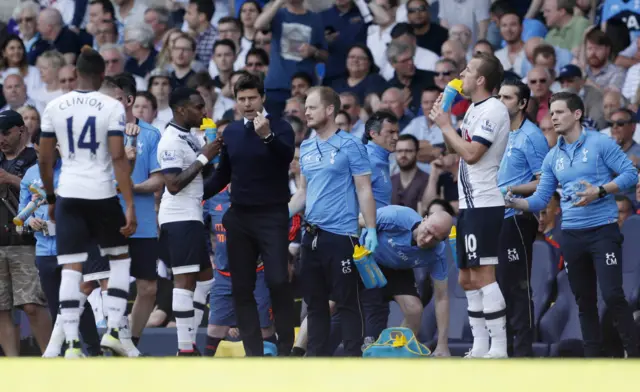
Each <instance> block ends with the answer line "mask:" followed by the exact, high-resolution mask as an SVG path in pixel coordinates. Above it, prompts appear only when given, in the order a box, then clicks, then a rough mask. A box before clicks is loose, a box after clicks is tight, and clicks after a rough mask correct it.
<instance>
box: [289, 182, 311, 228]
mask: <svg viewBox="0 0 640 392" xmlns="http://www.w3.org/2000/svg"><path fill="white" fill-rule="evenodd" d="M306 201H307V178H306V177H305V176H304V174H300V184H298V190H296V193H294V195H293V196H292V197H291V200H289V216H290V217H292V216H294V215H295V214H297V213H299V212H301V211H303V210H304V206H305V204H306Z"/></svg>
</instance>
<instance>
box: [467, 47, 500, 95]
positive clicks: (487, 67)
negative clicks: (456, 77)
mask: <svg viewBox="0 0 640 392" xmlns="http://www.w3.org/2000/svg"><path fill="white" fill-rule="evenodd" d="M473 58H474V59H478V60H481V61H482V62H481V63H480V66H479V67H478V70H477V72H478V75H480V76H482V77H484V79H485V83H484V87H485V89H486V90H487V91H489V92H493V90H495V89H496V87H498V86H499V85H500V83H501V82H502V78H503V75H504V69H503V68H502V63H501V62H500V60H498V58H497V57H496V56H494V55H492V54H486V53H475V54H474V55H473Z"/></svg>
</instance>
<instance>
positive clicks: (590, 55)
mask: <svg viewBox="0 0 640 392" xmlns="http://www.w3.org/2000/svg"><path fill="white" fill-rule="evenodd" d="M612 46H613V44H612V42H611V38H609V36H608V35H607V34H605V33H604V32H603V31H602V30H600V29H593V30H591V31H589V32H588V33H587V36H586V44H585V57H586V63H587V65H586V67H585V73H586V74H587V83H589V84H592V85H594V86H596V87H598V88H599V89H601V90H606V89H610V88H613V89H617V90H622V85H623V83H624V79H625V76H626V72H627V71H626V70H625V69H624V68H622V67H619V66H617V65H615V64H613V63H612V62H611V56H612V52H611V48H612Z"/></svg>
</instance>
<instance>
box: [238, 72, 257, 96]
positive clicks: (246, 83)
mask: <svg viewBox="0 0 640 392" xmlns="http://www.w3.org/2000/svg"><path fill="white" fill-rule="evenodd" d="M253 89H256V90H258V94H260V96H261V97H263V96H264V83H263V82H262V79H260V78H259V77H257V76H254V75H251V74H248V75H243V76H241V77H240V79H238V81H237V82H236V84H235V85H234V86H233V95H234V96H235V97H237V96H238V93H239V92H240V91H246V90H253Z"/></svg>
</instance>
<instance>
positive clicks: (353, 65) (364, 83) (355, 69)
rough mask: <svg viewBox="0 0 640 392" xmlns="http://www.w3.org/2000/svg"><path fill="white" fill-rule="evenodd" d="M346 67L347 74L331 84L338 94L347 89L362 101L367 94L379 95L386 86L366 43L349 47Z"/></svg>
mask: <svg viewBox="0 0 640 392" xmlns="http://www.w3.org/2000/svg"><path fill="white" fill-rule="evenodd" d="M346 69H347V75H345V76H344V77H342V78H339V79H337V80H335V81H334V82H333V83H332V84H331V88H332V89H334V90H335V92H337V93H338V94H341V93H343V92H346V91H349V92H352V93H354V94H356V95H357V96H358V99H359V100H360V102H364V100H365V98H366V97H367V95H369V94H377V95H380V94H382V92H383V91H384V89H385V88H386V85H387V81H386V80H385V79H384V78H383V77H382V76H380V74H379V73H378V72H379V69H378V66H377V65H376V64H375V62H374V61H373V55H372V54H371V50H369V48H368V47H367V46H366V45H363V44H355V45H353V46H352V47H351V49H349V52H348V54H347V68H346Z"/></svg>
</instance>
